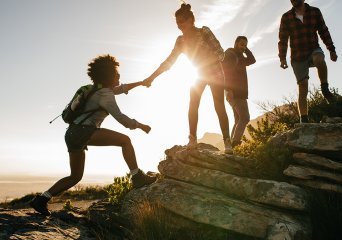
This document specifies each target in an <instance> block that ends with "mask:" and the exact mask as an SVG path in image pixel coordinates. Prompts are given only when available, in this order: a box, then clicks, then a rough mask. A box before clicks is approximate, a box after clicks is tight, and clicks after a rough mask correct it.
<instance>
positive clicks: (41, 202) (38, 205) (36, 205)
mask: <svg viewBox="0 0 342 240" xmlns="http://www.w3.org/2000/svg"><path fill="white" fill-rule="evenodd" d="M49 200H50V199H49V198H47V197H44V196H41V195H37V196H35V198H34V199H33V200H32V201H31V202H30V206H31V207H32V208H33V209H34V210H36V211H37V212H39V213H40V214H42V215H44V216H50V215H51V213H50V211H49V209H48V208H47V202H48V201H49Z"/></svg>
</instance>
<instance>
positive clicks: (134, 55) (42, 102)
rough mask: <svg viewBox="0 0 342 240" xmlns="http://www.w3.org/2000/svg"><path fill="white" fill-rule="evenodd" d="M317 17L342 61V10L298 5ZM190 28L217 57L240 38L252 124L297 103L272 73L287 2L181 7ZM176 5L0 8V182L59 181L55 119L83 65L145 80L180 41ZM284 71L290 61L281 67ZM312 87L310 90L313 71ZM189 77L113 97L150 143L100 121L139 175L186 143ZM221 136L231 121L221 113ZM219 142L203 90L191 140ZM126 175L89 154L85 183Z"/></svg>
mask: <svg viewBox="0 0 342 240" xmlns="http://www.w3.org/2000/svg"><path fill="white" fill-rule="evenodd" d="M306 2H307V3H309V4H311V5H313V6H316V7H319V8H320V9H321V11H322V13H323V16H324V17H325V21H326V24H327V25H328V27H329V30H330V33H331V35H332V38H333V41H334V43H335V46H336V49H337V54H338V55H340V58H341V57H342V51H341V49H342V32H341V31H340V27H338V26H339V23H338V22H341V16H340V14H341V11H342V1H337V0H311V1H310V0H307V1H306ZM188 3H190V4H191V5H192V9H193V11H194V13H195V16H196V26H198V27H201V26H203V25H206V26H208V27H210V28H211V29H212V31H213V32H214V33H215V35H216V37H217V38H218V40H219V41H220V43H221V45H222V47H223V48H224V49H226V48H228V47H232V46H233V44H234V40H235V38H236V36H238V35H246V36H247V37H248V38H249V47H250V49H251V50H252V51H253V53H254V55H255V57H256V59H257V63H256V64H254V66H252V67H250V68H249V69H248V76H249V92H250V95H249V107H250V112H251V118H252V119H253V118H256V117H257V116H258V115H260V114H261V113H262V112H261V110H260V109H259V108H258V107H257V105H256V103H257V102H260V101H272V102H274V103H281V102H282V100H283V98H284V97H288V96H296V93H297V86H296V83H295V78H294V75H293V72H292V69H291V68H288V69H287V70H283V69H281V68H280V67H279V65H280V64H279V60H278V57H277V54H278V49H277V43H278V28H279V22H280V17H281V15H282V14H283V13H284V12H286V11H288V10H289V9H290V8H291V4H290V0H283V1H274V0H253V1H251V0H196V1H189V2H188ZM178 7H179V2H178V1H177V0H167V1H166V0H163V1H160V0H144V1H133V0H125V1H114V0H112V1H110V0H98V1H89V0H74V1H68V0H59V1H52V0H45V1H43V0H40V1H39V0H30V1H19V0H2V1H1V8H0V29H1V38H0V76H1V81H2V94H1V101H0V104H1V105H0V107H1V126H0V132H1V135H0V174H11V173H23V174H31V175H52V174H68V173H69V163H68V153H67V150H66V146H65V143H64V133H65V130H66V127H67V125H66V124H65V123H64V122H63V121H62V119H61V118H59V119H58V120H56V121H55V122H54V123H53V124H51V125H50V124H49V121H50V120H51V119H52V118H54V117H55V116H56V115H58V114H60V112H61V111H62V109H63V108H64V106H65V105H66V104H67V102H68V101H69V99H70V97H71V96H72V95H73V94H74V92H75V91H76V89H77V88H78V87H79V86H81V85H85V84H88V83H89V82H90V81H89V78H88V76H87V71H86V70H87V64H88V62H89V61H90V60H91V59H92V58H94V57H96V56H97V55H99V54H107V53H109V54H112V55H114V56H116V57H117V59H118V60H119V61H120V64H121V68H120V70H121V81H122V82H123V83H129V82H135V81H141V80H143V79H144V78H146V77H148V76H149V75H150V74H151V73H152V72H153V71H154V70H155V69H156V68H157V67H158V66H159V64H160V63H161V62H162V61H163V60H164V59H165V58H166V57H167V56H168V54H169V53H170V51H171V50H172V48H173V46H174V42H175V40H176V38H177V36H178V35H179V34H180V31H179V30H178V29H177V26H176V23H175V19H174V17H173V14H174V12H175V11H176V10H177V9H178ZM321 47H322V49H323V50H324V52H325V53H326V56H327V63H328V69H329V82H330V86H332V87H336V88H338V89H339V91H340V93H341V91H342V81H341V77H340V76H341V74H339V73H338V69H341V68H342V59H339V60H338V61H337V62H336V63H333V62H331V61H330V58H328V56H329V55H328V52H327V49H326V47H325V46H324V45H323V44H322V43H321ZM288 61H289V58H288ZM310 75H311V80H310V82H311V84H312V85H311V87H313V86H316V87H319V80H318V78H317V74H316V71H315V70H314V69H313V70H311V72H310ZM194 76H195V71H194V69H193V68H192V66H191V65H190V63H189V61H188V60H187V59H186V57H184V56H181V57H180V58H179V60H178V61H177V62H176V64H175V65H174V66H173V68H172V69H171V70H170V71H168V72H166V73H164V74H163V75H161V76H160V77H159V78H157V79H156V81H155V82H154V83H153V85H152V87H151V88H148V89H147V88H144V87H139V88H136V89H134V90H132V91H131V92H130V93H129V94H128V95H122V96H121V95H120V96H118V97H117V101H118V104H119V107H120V109H121V111H122V112H123V113H125V114H126V115H128V116H130V117H131V118H135V119H137V120H138V121H140V122H142V123H146V124H149V125H150V126H151V127H152V131H151V132H150V134H145V133H144V132H142V131H141V130H133V131H132V130H129V129H126V128H124V127H123V126H121V125H120V124H119V123H118V122H116V120H114V119H113V118H111V117H108V118H107V119H106V120H105V122H104V123H103V125H102V126H103V127H106V128H110V129H113V130H115V131H119V132H122V133H124V134H127V135H129V136H130V137H131V140H132V142H133V145H134V147H135V150H136V155H137V160H138V164H139V166H140V167H141V168H142V169H143V170H145V171H148V170H153V171H156V170H157V165H158V162H159V161H160V160H162V159H163V158H164V150H165V149H167V148H170V147H172V146H174V145H183V144H186V143H187V136H188V119H187V110H188V102H189V87H190V85H191V82H192V81H193V80H194ZM226 108H227V110H228V115H229V118H230V126H232V124H233V114H232V111H231V109H230V107H229V105H228V104H227V103H226ZM205 132H215V133H220V129H219V123H218V119H217V116H216V113H215V110H214V107H213V101H212V98H211V93H210V91H209V88H207V89H206V90H205V92H204V95H203V97H202V100H201V105H200V116H199V125H198V136H199V137H202V136H203V134H204V133H205ZM126 172H128V168H127V166H126V164H125V162H124V160H123V157H122V155H121V149H120V148H118V147H102V148H101V147H89V151H88V152H87V160H86V169H85V176H86V175H87V174H104V175H108V174H109V175H113V176H114V175H124V174H125V173H126Z"/></svg>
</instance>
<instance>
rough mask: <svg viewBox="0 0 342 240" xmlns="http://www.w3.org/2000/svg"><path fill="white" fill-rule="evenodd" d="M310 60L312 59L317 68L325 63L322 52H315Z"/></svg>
mask: <svg viewBox="0 0 342 240" xmlns="http://www.w3.org/2000/svg"><path fill="white" fill-rule="evenodd" d="M312 61H313V64H314V65H315V66H316V67H318V68H319V67H324V66H325V65H326V63H325V60H324V56H323V55H322V54H317V56H314V57H313V59H312Z"/></svg>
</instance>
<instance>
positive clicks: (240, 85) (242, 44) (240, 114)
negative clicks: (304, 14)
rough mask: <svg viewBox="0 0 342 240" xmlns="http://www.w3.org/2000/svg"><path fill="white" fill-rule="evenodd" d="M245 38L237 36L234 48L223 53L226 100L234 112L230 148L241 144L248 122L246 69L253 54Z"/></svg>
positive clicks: (252, 60)
mask: <svg viewBox="0 0 342 240" xmlns="http://www.w3.org/2000/svg"><path fill="white" fill-rule="evenodd" d="M247 44H248V40H247V37H245V36H238V37H237V38H236V40H235V44H234V48H228V49H227V50H226V51H225V60H224V70H225V77H226V79H225V90H226V99H227V101H228V102H229V104H230V105H231V107H232V109H233V112H234V121H235V123H234V126H233V129H232V133H231V141H232V147H235V146H237V145H239V144H241V138H242V136H243V133H244V131H245V128H246V125H247V123H248V122H249V110H248V104H247V99H248V78H247V71H246V67H247V66H249V65H251V64H254V63H255V58H254V56H253V53H252V52H251V51H250V50H249V49H248V48H247Z"/></svg>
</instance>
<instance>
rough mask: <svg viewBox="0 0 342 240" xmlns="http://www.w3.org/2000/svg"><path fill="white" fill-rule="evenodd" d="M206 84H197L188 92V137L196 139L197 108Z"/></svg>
mask: <svg viewBox="0 0 342 240" xmlns="http://www.w3.org/2000/svg"><path fill="white" fill-rule="evenodd" d="M205 86H206V84H205V83H203V82H198V83H197V84H196V85H195V86H193V87H192V88H191V90H190V103H189V112H188V119H189V131H190V135H192V136H194V137H195V138H197V124H198V108H199V104H200V101H201V96H202V93H203V91H204V88H205Z"/></svg>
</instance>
